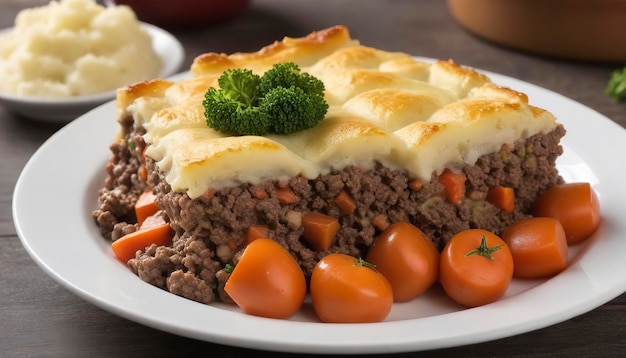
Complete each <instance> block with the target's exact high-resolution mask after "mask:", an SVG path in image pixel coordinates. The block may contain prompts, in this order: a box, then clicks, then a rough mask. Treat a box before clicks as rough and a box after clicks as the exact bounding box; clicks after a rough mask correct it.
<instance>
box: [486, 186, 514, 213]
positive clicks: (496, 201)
mask: <svg viewBox="0 0 626 358" xmlns="http://www.w3.org/2000/svg"><path fill="white" fill-rule="evenodd" d="M487 201H488V202H490V203H491V204H493V205H494V206H496V207H498V208H500V209H502V210H504V211H506V212H507V213H512V212H513V210H515V191H514V190H513V188H510V187H507V186H500V185H498V186H494V187H493V188H491V189H489V192H488V193H487Z"/></svg>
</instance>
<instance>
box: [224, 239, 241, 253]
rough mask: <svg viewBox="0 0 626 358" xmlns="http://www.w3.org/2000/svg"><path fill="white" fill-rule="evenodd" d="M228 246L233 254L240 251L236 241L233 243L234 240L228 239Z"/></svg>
mask: <svg viewBox="0 0 626 358" xmlns="http://www.w3.org/2000/svg"><path fill="white" fill-rule="evenodd" d="M226 246H228V248H229V249H230V251H232V252H237V251H239V247H238V246H237V244H236V243H235V241H233V239H228V240H226Z"/></svg>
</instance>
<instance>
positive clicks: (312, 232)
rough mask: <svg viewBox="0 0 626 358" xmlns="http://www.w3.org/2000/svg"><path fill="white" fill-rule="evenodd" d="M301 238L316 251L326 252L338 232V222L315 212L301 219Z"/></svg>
mask: <svg viewBox="0 0 626 358" xmlns="http://www.w3.org/2000/svg"><path fill="white" fill-rule="evenodd" d="M302 227H303V229H304V231H303V232H302V237H303V238H304V239H305V240H306V241H308V243H309V244H311V246H312V247H313V249H315V250H317V251H326V250H328V249H329V248H330V247H331V246H332V244H333V242H334V241H335V235H337V231H339V220H337V219H336V218H334V217H332V216H328V215H324V214H321V213H317V212H311V213H307V214H305V215H304V216H303V217H302Z"/></svg>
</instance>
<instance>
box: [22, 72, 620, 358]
mask: <svg viewBox="0 0 626 358" xmlns="http://www.w3.org/2000/svg"><path fill="white" fill-rule="evenodd" d="M479 71H480V72H481V73H485V74H487V75H488V76H490V77H491V78H492V80H493V81H494V82H496V83H498V84H502V82H504V84H505V85H506V84H507V83H508V84H509V85H511V84H512V88H515V89H516V90H518V87H519V85H521V87H526V88H527V90H526V91H522V92H524V93H527V94H528V95H529V97H530V98H531V102H533V101H534V100H537V99H540V98H536V97H534V96H537V95H536V94H533V95H532V96H531V94H530V93H528V89H531V92H538V93H540V94H541V95H542V96H544V97H547V98H544V99H545V100H547V101H548V102H549V101H554V100H558V101H561V102H564V103H565V104H566V105H567V106H571V107H572V108H571V109H570V110H571V111H574V112H575V111H580V110H584V111H585V113H586V114H593V116H595V117H597V118H595V123H596V124H597V123H600V125H598V126H597V127H602V128H604V129H607V128H608V129H610V130H612V131H613V133H612V135H614V136H618V137H621V138H626V130H625V129H624V128H622V127H621V126H619V125H618V124H617V123H615V122H613V121H612V120H610V119H609V118H607V117H606V116H604V115H602V114H600V113H599V112H597V111H595V110H593V109H591V108H589V107H586V106H584V105H582V104H580V103H578V102H576V101H573V100H571V99H569V98H567V97H564V96H562V95H560V94H558V93H556V92H553V91H551V90H548V89H545V88H542V87H539V86H537V85H534V84H531V83H528V82H525V81H522V80H518V79H515V78H512V77H509V76H505V75H500V74H496V73H493V72H490V71H484V70H479ZM182 75H184V74H182ZM544 108H545V106H544ZM113 109H114V108H113V102H109V103H106V104H104V105H102V106H100V107H98V108H96V109H94V110H92V111H90V112H88V113H86V114H85V115H83V116H81V117H79V118H78V119H77V120H76V121H73V122H72V123H70V124H68V125H67V126H65V127H64V128H62V129H61V130H60V131H58V132H57V133H55V134H54V135H53V136H51V137H50V138H49V139H48V140H47V141H46V142H45V143H44V144H43V145H42V146H41V147H40V148H39V149H38V150H37V151H36V152H35V153H34V154H33V156H32V157H31V158H30V159H29V161H28V162H27V164H26V165H25V167H24V169H23V170H22V172H21V173H20V176H19V177H18V180H17V182H16V186H15V190H14V197H13V203H12V206H13V207H12V209H13V218H14V224H15V227H16V230H17V233H18V236H19V238H20V240H21V242H22V245H23V246H24V247H25V249H26V250H27V252H28V253H29V255H30V256H31V258H33V260H34V261H35V262H36V263H37V264H38V265H39V266H40V267H41V268H42V269H43V270H44V271H45V272H46V273H47V274H48V275H50V276H51V277H52V278H54V279H55V281H57V282H58V283H59V284H61V285H62V286H64V287H66V288H67V289H69V290H70V291H72V292H74V293H76V294H78V295H79V296H80V297H82V298H83V299H85V300H87V301H89V302H91V303H93V304H95V305H96V306H98V307H100V308H102V309H105V310H107V311H109V312H112V313H115V314H117V315H119V316H121V317H124V318H126V319H130V320H132V321H135V322H138V323H141V324H143V325H146V326H150V327H153V328H156V329H160V330H163V331H167V332H170V333H172V334H178V335H182V336H186V337H190V338H195V339H199V340H204V341H211V342H214V343H220V344H227V345H233V346H239V347H246V348H253V349H263V350H271V351H284V352H298V353H395V352H406V351H423V350H430V349H439V348H448V347H453V346H461V345H466V344H472V343H480V342H485V341H490V340H494V339H499V338H504V337H509V336H513V335H517V334H521V333H525V332H529V331H532V330H536V329H541V328H544V327H546V326H549V325H552V324H556V323H560V322H562V321H564V320H567V319H569V318H573V317H575V316H578V315H580V314H583V313H585V312H588V311H590V310H592V309H594V308H596V307H598V306H600V305H602V304H604V303H606V302H608V301H609V300H611V299H613V298H615V297H617V296H619V295H620V294H622V293H623V292H624V291H626V277H624V278H615V277H608V278H605V279H604V281H602V279H600V280H598V278H597V277H596V276H597V273H596V272H595V271H597V267H593V265H586V263H587V262H586V261H589V260H590V259H589V260H587V259H586V258H588V257H589V256H588V255H589V254H590V253H593V254H594V257H595V256H597V255H600V254H601V253H602V252H604V251H606V250H607V248H606V244H605V245H604V246H599V245H602V241H600V239H599V237H601V235H602V234H604V233H605V232H606V231H607V230H609V233H611V231H610V230H615V227H617V228H618V229H620V230H625V231H626V226H624V224H620V223H619V222H615V220H609V221H608V222H607V220H606V219H607V218H612V217H611V215H606V214H613V213H612V212H611V213H604V214H605V215H604V218H605V219H604V220H605V222H604V223H603V227H601V229H600V232H599V233H597V234H596V235H595V236H594V238H592V239H590V240H589V241H588V242H587V243H585V245H584V246H582V249H583V250H585V251H588V252H585V254H584V255H585V256H582V258H581V259H580V260H579V261H578V262H575V263H573V264H572V265H571V266H570V267H569V268H568V269H567V270H566V271H565V272H564V273H562V274H560V275H558V276H556V277H555V278H553V279H551V280H550V281H551V282H552V284H555V285H559V286H558V287H561V286H563V287H566V288H570V287H569V286H568V285H567V284H568V283H571V282H570V280H572V277H573V278H574V279H576V278H580V275H583V274H585V273H586V272H585V270H588V271H589V272H591V273H593V274H595V276H593V277H594V280H595V281H598V282H585V283H587V285H586V286H585V287H584V289H586V290H589V289H590V287H591V288H594V287H595V286H596V285H597V286H598V287H595V288H596V289H599V291H598V292H599V293H598V294H596V295H594V296H593V297H592V298H588V297H587V298H586V299H585V300H584V301H583V302H582V303H581V302H577V303H578V304H576V305H572V303H571V302H567V303H565V304H564V305H563V306H564V307H565V308H563V307H561V306H554V305H553V303H552V302H547V303H545V302H542V303H545V304H546V305H547V308H552V307H553V308H554V309H555V311H553V312H552V313H551V314H548V315H547V316H544V317H543V319H542V320H541V321H540V322H538V321H537V320H533V319H531V318H532V317H517V318H518V324H517V325H510V324H504V323H502V322H500V323H498V322H491V321H490V320H489V319H487V320H485V322H489V323H493V324H494V325H495V326H492V327H490V328H489V329H483V330H479V331H475V330H474V331H471V329H470V332H469V333H468V332H467V330H468V329H469V328H468V326H467V324H468V321H467V320H472V319H473V318H475V317H477V315H480V316H481V317H482V316H483V315H484V313H485V312H486V313H491V312H494V310H495V312H497V314H498V315H500V314H502V312H506V313H507V314H511V315H515V312H513V311H523V310H522V309H519V307H515V304H516V302H515V301H516V299H515V298H516V297H517V298H519V297H520V296H524V297H522V299H527V300H528V299H530V300H531V301H534V298H532V296H533V294H529V293H528V291H527V292H522V293H520V294H518V295H516V296H513V297H511V298H505V299H503V300H500V301H498V302H496V303H494V304H490V305H486V306H481V307H478V308H473V309H466V310H462V311H458V312H454V313H451V314H447V315H440V316H431V317H425V318H419V319H411V320H402V321H392V322H382V323H375V324H367V325H363V324H356V325H355V324H341V325H337V324H326V323H324V324H322V323H315V322H293V321H284V320H271V319H266V318H260V317H254V316H248V315H244V314H242V313H238V314H233V313H232V312H230V311H226V310H222V309H220V308H218V307H215V306H208V307H209V308H208V309H206V310H200V311H204V312H202V313H201V314H200V315H199V316H200V318H206V316H207V313H206V312H210V314H208V316H210V317H212V318H214V319H215V320H216V321H218V322H220V325H221V326H220V328H219V329H211V330H208V331H207V330H204V331H202V330H199V329H198V328H197V326H195V327H191V328H190V327H189V326H187V327H185V326H182V325H181V324H180V323H179V322H178V321H176V322H171V321H168V319H169V318H168V319H164V318H159V317H145V316H143V315H141V314H137V313H136V312H132V311H129V310H128V307H119V306H116V305H115V303H111V302H110V300H106V299H103V298H102V297H98V296H97V295H94V292H93V288H91V287H90V288H89V290H86V289H85V288H84V287H80V286H78V285H77V284H76V282H75V278H73V277H72V278H68V277H67V275H65V277H63V275H62V274H60V273H59V272H57V271H58V268H55V267H50V266H49V262H46V260H45V259H42V257H40V255H41V252H37V249H36V248H34V247H33V246H32V244H33V243H34V242H33V241H32V239H31V238H28V237H27V235H28V234H27V231H30V230H31V229H30V228H26V227H24V225H23V222H25V221H28V220H26V218H25V217H24V215H25V212H24V209H23V207H22V203H21V202H20V201H21V200H23V197H24V195H26V193H25V192H24V190H26V189H25V187H26V186H27V184H28V180H29V173H30V172H31V171H33V170H34V169H33V167H36V166H37V165H42V164H41V163H38V162H37V160H38V158H39V157H40V156H43V155H45V154H47V153H46V152H45V151H46V150H47V149H48V148H51V147H53V144H51V143H56V142H59V141H61V140H66V138H64V136H67V135H68V134H66V133H72V131H76V130H78V129H81V127H85V124H86V123H87V122H88V121H90V120H91V121H93V119H92V118H93V117H96V116H98V115H101V114H102V115H104V114H107V113H108V114H109V115H110V116H111V119H110V121H111V122H114V123H116V121H115V120H114V111H113ZM568 112H569V111H568ZM557 117H558V116H557ZM101 121H104V119H101ZM572 123H573V124H576V123H578V122H572ZM573 127H575V128H578V124H576V125H574V126H573ZM107 128H108V126H107ZM114 128H115V127H114V124H111V125H110V128H109V129H111V135H113V131H112V130H113V129H114ZM616 128H619V130H615V129H616ZM566 129H567V126H566ZM584 129H585V131H586V130H587V129H588V128H587V127H585V128H584ZM577 132H578V131H574V134H575V135H576V134H577ZM568 133H569V132H568ZM100 134H102V132H101V131H100ZM567 138H568V137H567V136H566V137H565V138H564V142H569V141H568V140H567ZM101 140H102V141H104V139H101ZM111 140H112V138H108V139H107V143H110V141H111ZM624 142H626V140H625V141H624ZM621 145H622V146H623V147H624V148H626V145H624V144H621ZM107 148H108V147H107ZM107 148H104V150H105V151H106V150H107ZM104 158H106V157H104ZM592 158H593V156H592ZM598 165H599V164H597V163H595V164H594V166H595V167H598ZM88 174H89V175H93V173H88ZM604 183H605V182H598V183H596V185H597V186H598V187H599V188H600V189H603V188H604V185H605V184H604ZM83 189H84V188H83ZM600 194H603V191H600ZM621 196H622V197H624V194H621ZM82 199H84V198H82ZM615 200H616V199H615V198H614V196H613V195H601V196H600V201H601V205H602V207H604V206H605V204H606V203H613V202H614V201H615ZM624 202H626V200H624ZM83 204H84V203H83ZM83 214H85V213H83ZM607 225H608V226H607ZM94 230H95V225H94ZM619 232H621V231H619ZM611 238H612V237H611ZM598 242H600V244H598ZM609 243H611V244H613V245H616V243H615V242H614V241H610V242H609ZM102 244H103V245H105V244H106V243H105V242H104V240H103V241H102ZM599 248H603V250H600V253H597V252H598V250H599ZM594 250H595V251H594ZM609 252H610V250H609ZM624 261H626V260H624ZM610 264H611V265H612V266H611V265H609V267H613V266H617V267H618V268H620V269H624V268H626V263H623V264H621V266H620V265H619V264H618V263H615V262H610ZM111 266H114V267H112V272H114V273H119V272H125V273H127V274H128V275H127V276H130V277H133V278H134V279H136V280H139V278H137V277H136V276H134V275H133V274H132V273H130V272H128V271H127V269H126V268H125V267H124V266H123V265H117V266H116V265H111ZM587 266H590V267H587ZM63 274H67V273H65V272H64V273H63ZM122 281H124V282H118V283H120V284H121V285H122V286H123V287H125V288H127V289H129V290H131V291H132V290H134V288H133V287H132V282H134V281H131V280H130V279H129V280H122ZM607 281H608V282H607ZM137 282H142V281H137ZM137 282H134V283H137ZM124 285H127V286H124ZM145 286H149V285H147V284H146V285H145ZM547 286H549V285H538V286H536V287H534V288H533V290H532V291H533V292H535V293H537V292H539V293H544V291H548V292H551V290H549V289H547V288H546V287H547ZM150 290H152V291H151V292H152V293H154V294H155V295H156V297H157V298H158V299H159V300H162V303H161V305H168V304H176V305H180V307H182V308H184V309H185V310H186V309H187V308H188V307H189V305H190V304H193V305H198V304H197V303H195V302H192V301H189V300H187V299H184V298H181V297H178V296H175V295H173V294H171V293H168V292H166V291H163V290H160V289H158V288H156V287H152V286H150V287H143V288H142V289H140V291H141V292H147V291H150ZM155 290H156V291H155ZM578 290H580V288H578ZM570 292H571V291H570ZM580 292H581V294H585V291H580ZM551 293H552V292H551ZM529 297H531V298H529ZM203 308H204V307H203ZM547 308H541V309H542V310H544V309H547ZM191 310H192V311H193V309H191ZM498 310H499V311H498ZM183 311H184V310H183ZM455 317H456V318H457V319H458V318H459V317H460V318H461V321H462V323H463V324H462V325H461V327H449V331H450V333H451V334H453V337H452V339H450V337H439V339H433V340H431V341H423V340H419V339H407V337H403V336H402V335H400V336H397V337H390V336H388V335H385V336H384V340H381V338H380V337H376V336H375V333H376V332H377V331H379V330H378V329H377V328H378V327H380V328H381V329H386V330H389V329H391V330H394V332H397V331H401V330H402V331H406V329H407V328H416V326H421V325H422V324H425V325H428V324H431V323H433V321H439V324H441V323H445V324H451V323H455V322H454V318H455ZM194 319H195V318H194ZM223 322H225V323H223ZM251 323H252V324H253V325H255V324H261V325H263V327H267V331H269V332H271V331H272V330H273V331H275V332H279V333H278V334H277V336H279V337H280V335H281V334H294V330H295V331H298V332H295V333H296V334H298V336H297V339H293V340H280V339H276V338H275V337H270V336H264V335H256V336H255V335H251V336H246V337H242V336H237V335H233V334H232V332H237V329H238V328H241V324H251ZM436 323H437V322H436ZM456 323H458V321H457V322H456ZM302 327H304V328H303V329H304V330H305V331H307V334H308V335H313V336H321V337H326V338H327V336H326V335H328V334H337V333H341V332H343V333H345V332H346V331H349V332H351V335H349V336H346V337H342V338H343V339H344V340H342V341H338V340H337V339H338V338H337V337H335V338H333V340H332V343H329V344H326V345H324V344H321V345H320V342H319V341H315V340H311V339H307V337H306V336H304V335H302V333H301V332H300V330H301V329H302ZM371 327H376V328H371ZM463 329H466V331H465V333H466V334H464V332H463ZM229 332H230V333H229ZM425 333H428V332H425ZM355 337H358V339H357V338H355ZM365 338H366V339H365ZM355 344H356V345H355Z"/></svg>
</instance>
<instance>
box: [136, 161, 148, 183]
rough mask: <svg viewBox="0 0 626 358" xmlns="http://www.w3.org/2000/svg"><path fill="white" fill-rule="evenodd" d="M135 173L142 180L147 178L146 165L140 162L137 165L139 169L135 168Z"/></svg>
mask: <svg viewBox="0 0 626 358" xmlns="http://www.w3.org/2000/svg"><path fill="white" fill-rule="evenodd" d="M137 175H138V176H139V178H141V180H143V181H147V180H148V170H147V169H146V165H145V164H142V165H141V166H140V167H139V169H137Z"/></svg>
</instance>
